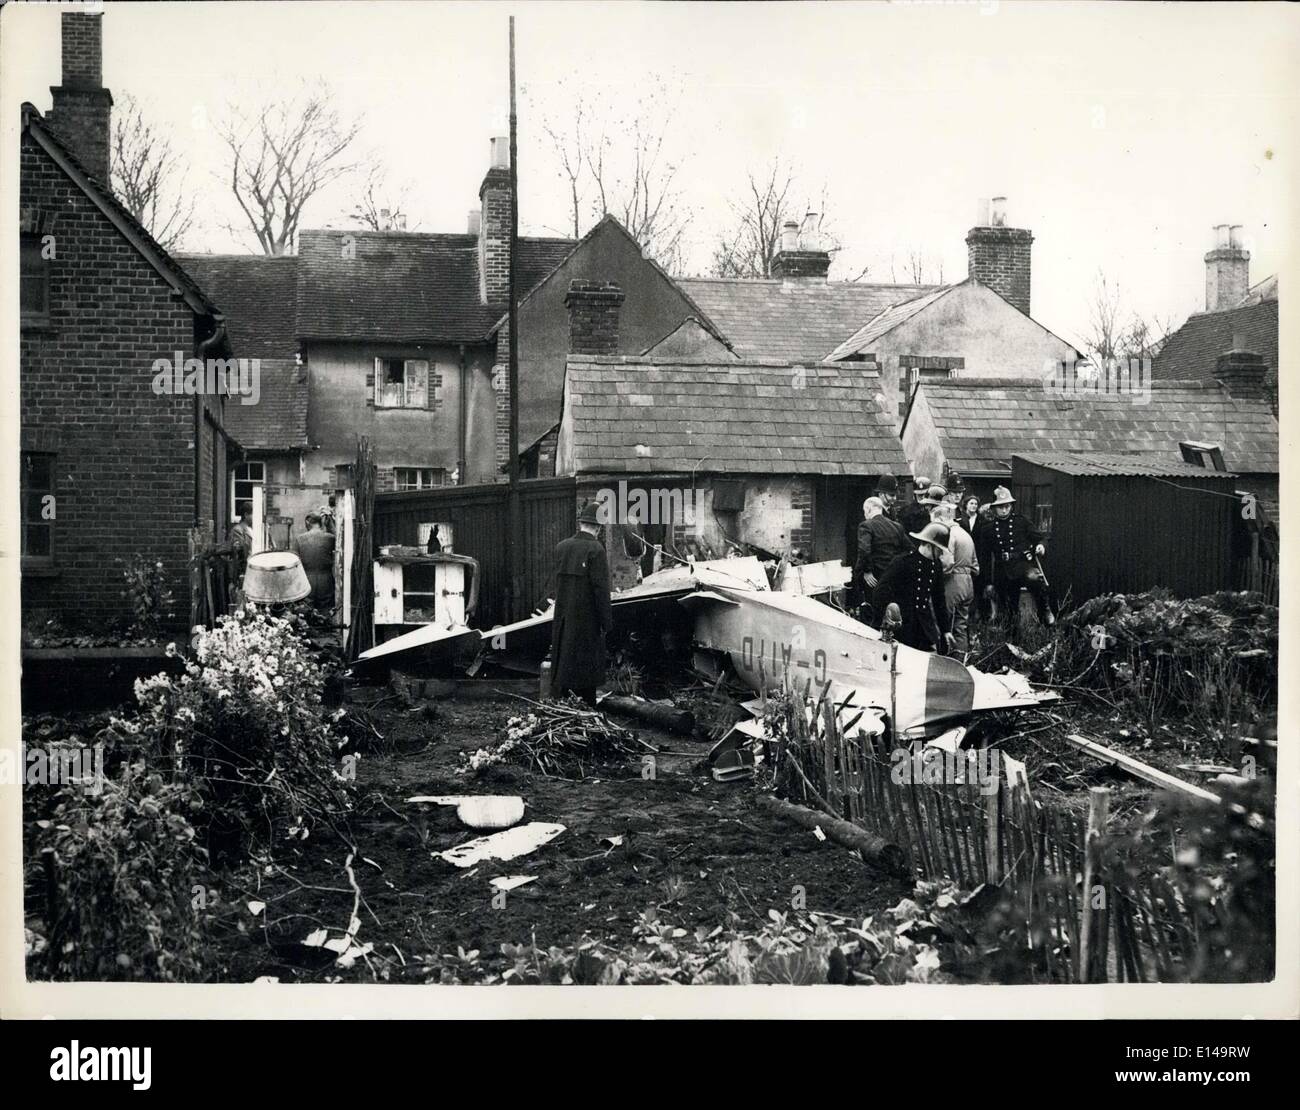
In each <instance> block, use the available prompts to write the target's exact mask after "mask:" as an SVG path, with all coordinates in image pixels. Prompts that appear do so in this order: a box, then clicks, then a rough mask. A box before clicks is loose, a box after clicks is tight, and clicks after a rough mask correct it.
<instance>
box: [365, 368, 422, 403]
mask: <svg viewBox="0 0 1300 1110" xmlns="http://www.w3.org/2000/svg"><path fill="white" fill-rule="evenodd" d="M375 407H376V408H383V409H427V408H428V407H429V363H428V360H427V359H422V358H406V359H402V358H377V359H375Z"/></svg>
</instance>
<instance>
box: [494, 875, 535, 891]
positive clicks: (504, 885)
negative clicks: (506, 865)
mask: <svg viewBox="0 0 1300 1110" xmlns="http://www.w3.org/2000/svg"><path fill="white" fill-rule="evenodd" d="M536 881H537V876H536V875H498V876H497V877H496V878H495V879H493V880H492V881H491V885H492V887H493V889H495V890H516V889H517V888H519V887H521V886H525V885H527V884H528V883H533V882H536Z"/></svg>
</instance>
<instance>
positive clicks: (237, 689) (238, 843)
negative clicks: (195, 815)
mask: <svg viewBox="0 0 1300 1110" xmlns="http://www.w3.org/2000/svg"><path fill="white" fill-rule="evenodd" d="M167 651H168V654H169V655H173V654H175V645H171V644H169V645H168V648H167ZM324 681H325V675H324V671H323V669H322V667H321V666H320V664H319V663H318V662H317V661H316V660H315V659H314V658H313V657H312V655H311V654H310V652H309V650H308V646H307V644H306V642H305V641H304V640H303V639H301V638H300V637H299V636H298V635H297V634H296V632H295V630H294V628H293V626H292V624H291V622H290V621H288V620H284V619H282V618H278V617H273V616H271V615H269V614H266V613H262V612H259V611H257V610H255V609H253V608H251V607H250V609H248V610H246V611H245V612H243V613H240V614H237V615H235V616H231V617H222V618H219V619H218V621H217V625H216V627H215V628H212V629H198V630H197V631H196V632H195V635H194V640H193V652H192V658H191V659H190V660H189V661H188V662H187V663H186V665H185V671H184V673H183V674H181V675H179V676H172V675H169V674H157V675H154V676H152V677H151V678H147V679H139V680H137V681H136V684H135V693H136V699H137V701H138V702H139V704H140V712H139V715H138V716H137V717H136V719H135V720H133V721H119V722H117V725H118V727H119V728H121V729H123V730H125V731H126V732H127V733H128V734H131V735H132V736H133V737H134V738H136V739H137V741H138V742H139V744H140V746H141V747H142V748H143V749H144V750H145V752H146V753H147V754H151V755H152V756H153V757H154V758H156V759H158V760H160V761H165V762H168V763H170V764H172V765H173V766H174V768H175V774H176V775H177V776H182V775H188V776H192V777H193V779H194V781H195V783H196V784H197V785H198V786H199V788H200V790H201V792H202V793H203V795H204V796H205V801H207V802H208V803H209V804H208V806H207V808H206V812H207V814H208V816H209V826H208V833H209V848H210V849H211V850H212V851H213V854H214V857H219V856H223V855H236V854H239V853H242V851H244V850H246V849H247V847H248V846H249V844H250V843H251V842H253V841H255V840H273V839H278V838H280V837H283V836H292V837H294V838H298V839H306V836H307V835H308V833H309V831H310V829H311V827H312V825H313V824H314V823H315V822H316V821H320V820H324V821H327V822H332V820H333V817H334V815H337V814H339V813H341V812H342V811H343V810H345V809H346V808H347V807H348V804H349V786H350V776H347V775H345V774H343V773H342V772H341V770H340V769H339V763H340V760H339V755H340V752H339V749H340V748H341V747H342V745H343V743H344V742H345V741H343V740H342V739H341V738H339V737H337V736H336V735H335V734H334V732H333V730H332V723H331V720H330V718H329V715H328V714H327V713H326V710H325V709H324V707H323V705H322V699H321V691H322V688H323V686H324Z"/></svg>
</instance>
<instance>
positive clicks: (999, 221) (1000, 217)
mask: <svg viewBox="0 0 1300 1110" xmlns="http://www.w3.org/2000/svg"><path fill="white" fill-rule="evenodd" d="M991 209H992V211H991V213H990V216H991V222H990V225H989V226H991V227H1006V226H1007V198H1006V197H994V198H993V201H992V205H991Z"/></svg>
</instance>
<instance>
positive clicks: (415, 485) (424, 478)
mask: <svg viewBox="0 0 1300 1110" xmlns="http://www.w3.org/2000/svg"><path fill="white" fill-rule="evenodd" d="M393 483H394V485H395V486H396V487H397V489H398V490H418V489H433V488H434V487H435V486H442V485H446V484H447V472H446V471H445V470H439V469H437V468H436V467H432V466H397V467H394V468H393Z"/></svg>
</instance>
